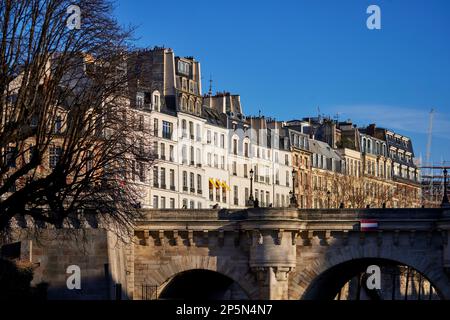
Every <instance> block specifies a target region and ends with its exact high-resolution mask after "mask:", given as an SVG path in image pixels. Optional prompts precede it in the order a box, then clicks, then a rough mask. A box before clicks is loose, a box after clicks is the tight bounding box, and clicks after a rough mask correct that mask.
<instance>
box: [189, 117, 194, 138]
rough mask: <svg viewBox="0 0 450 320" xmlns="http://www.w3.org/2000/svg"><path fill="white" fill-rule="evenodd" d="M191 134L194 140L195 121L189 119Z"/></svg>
mask: <svg viewBox="0 0 450 320" xmlns="http://www.w3.org/2000/svg"><path fill="white" fill-rule="evenodd" d="M189 135H190V138H191V140H194V123H193V122H192V121H189Z"/></svg>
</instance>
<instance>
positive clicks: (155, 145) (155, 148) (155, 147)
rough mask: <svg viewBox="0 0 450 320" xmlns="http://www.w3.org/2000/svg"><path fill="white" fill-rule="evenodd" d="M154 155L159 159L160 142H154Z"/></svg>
mask: <svg viewBox="0 0 450 320" xmlns="http://www.w3.org/2000/svg"><path fill="white" fill-rule="evenodd" d="M153 154H154V155H155V157H156V158H158V157H159V152H158V141H154V142H153Z"/></svg>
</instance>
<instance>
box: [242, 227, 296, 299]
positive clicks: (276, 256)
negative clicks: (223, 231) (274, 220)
mask: <svg viewBox="0 0 450 320" xmlns="http://www.w3.org/2000/svg"><path fill="white" fill-rule="evenodd" d="M251 234H252V243H251V247H250V267H251V270H252V271H253V272H254V273H255V275H256V279H257V283H258V286H259V288H258V289H259V299H261V300H286V299H288V298H289V294H288V291H289V274H290V272H291V271H293V270H294V269H295V265H296V250H295V248H296V246H295V244H294V242H293V240H292V237H293V234H292V232H285V231H284V230H277V231H275V230H273V228H272V229H262V230H260V229H256V230H253V231H252V232H251Z"/></svg>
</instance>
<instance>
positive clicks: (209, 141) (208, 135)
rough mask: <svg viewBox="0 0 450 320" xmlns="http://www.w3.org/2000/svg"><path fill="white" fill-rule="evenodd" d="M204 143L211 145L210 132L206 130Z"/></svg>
mask: <svg viewBox="0 0 450 320" xmlns="http://www.w3.org/2000/svg"><path fill="white" fill-rule="evenodd" d="M206 143H207V144H211V131H210V130H208V131H207V132H206Z"/></svg>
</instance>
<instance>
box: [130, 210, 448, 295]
mask: <svg viewBox="0 0 450 320" xmlns="http://www.w3.org/2000/svg"><path fill="white" fill-rule="evenodd" d="M367 219H369V220H372V222H375V223H376V224H377V226H375V228H373V229H370V230H365V229H363V228H361V221H362V220H367ZM449 229H450V211H448V210H447V211H446V210H443V209H362V210H355V209H339V210H336V209H330V210H303V209H266V208H264V209H263V208H255V209H248V210H242V211H230V210H195V211H190V210H157V211H153V210H150V211H146V214H145V218H144V219H142V220H140V221H138V222H137V226H136V230H135V240H136V241H135V244H134V246H133V247H132V250H130V252H129V259H128V260H127V261H129V262H130V264H129V265H128V267H127V269H128V270H129V274H128V276H127V290H128V296H129V297H130V298H133V299H149V298H161V299H166V298H189V297H193V296H198V294H199V292H200V293H201V292H203V293H204V295H205V297H210V298H211V297H212V298H214V297H217V298H228V299H233V298H236V299H242V298H248V299H293V300H297V299H333V298H335V297H336V295H339V294H340V292H341V291H340V290H341V289H342V288H343V287H344V286H345V285H346V284H347V286H348V287H347V291H350V289H351V286H350V287H349V285H348V283H351V282H349V281H350V280H351V279H353V278H354V277H355V276H359V275H360V274H362V273H364V272H365V270H366V268H367V267H368V266H369V265H378V266H380V268H381V269H383V270H387V269H389V268H390V269H396V268H397V269H396V270H399V268H405V267H406V268H407V270H410V271H411V273H408V276H407V277H406V284H405V279H403V280H401V279H397V281H399V283H398V284H395V281H396V280H395V279H394V278H393V281H394V282H393V283H391V280H390V278H389V279H385V280H383V285H385V286H390V289H391V291H395V287H397V292H390V293H389V294H387V293H386V292H385V293H382V296H378V298H385V299H386V298H393V299H395V298H396V297H397V298H402V299H403V297H404V296H411V295H413V294H414V293H413V290H416V293H415V295H416V296H417V294H418V295H419V299H420V298H421V297H420V294H421V290H422V299H424V297H423V296H424V295H425V296H426V297H429V298H430V299H431V298H432V297H434V298H440V299H450V278H449V276H448V274H447V272H448V270H449V269H448V268H449V267H450V249H449V247H448V237H449V232H448V231H449ZM408 272H409V271H408ZM408 277H409V279H408ZM414 277H419V278H420V282H419V283H418V284H417V283H415V282H414V281H412V279H413V278H414ZM397 278H398V277H397ZM415 279H417V278H415ZM409 281H412V282H409ZM422 281H426V282H427V283H428V285H429V288H427V287H424V286H425V285H423V284H422ZM416 282H417V281H416ZM405 286H406V287H405ZM408 286H409V288H408ZM417 286H418V287H417ZM149 288H151V289H150V290H151V293H152V297H149V295H148V290H149ZM221 290H222V291H221ZM358 290H360V289H358ZM382 290H383V288H382ZM402 290H406V291H405V293H404V294H403V295H402V293H401V291H402ZM425 291H426V294H425ZM347 294H349V293H348V292H347ZM391 294H392V295H391ZM386 295H388V297H387V296H386ZM407 298H408V297H406V298H405V299H407Z"/></svg>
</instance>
